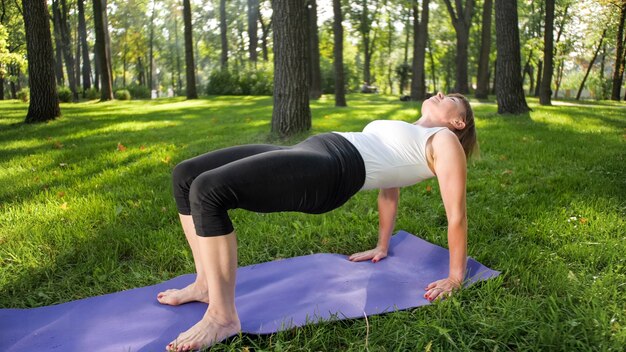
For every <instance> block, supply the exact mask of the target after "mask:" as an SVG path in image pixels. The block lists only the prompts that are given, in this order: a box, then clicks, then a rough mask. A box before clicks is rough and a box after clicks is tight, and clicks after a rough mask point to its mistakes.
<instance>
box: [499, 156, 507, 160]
mask: <svg viewBox="0 0 626 352" xmlns="http://www.w3.org/2000/svg"><path fill="white" fill-rule="evenodd" d="M507 159H508V157H507V156H506V155H500V160H507Z"/></svg>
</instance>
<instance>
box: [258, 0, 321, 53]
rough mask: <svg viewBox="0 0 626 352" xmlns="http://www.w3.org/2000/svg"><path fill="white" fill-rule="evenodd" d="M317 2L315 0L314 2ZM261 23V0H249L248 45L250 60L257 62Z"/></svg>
mask: <svg viewBox="0 0 626 352" xmlns="http://www.w3.org/2000/svg"><path fill="white" fill-rule="evenodd" d="M314 3H315V2H314ZM258 23H259V0H248V38H249V39H250V45H249V46H248V52H249V54H250V62H253V63H255V64H256V62H257V57H258V55H257V52H256V48H257V42H258V41H259V37H258V35H257V30H258V29H257V28H258V27H257V24H258Z"/></svg>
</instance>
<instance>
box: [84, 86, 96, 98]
mask: <svg viewBox="0 0 626 352" xmlns="http://www.w3.org/2000/svg"><path fill="white" fill-rule="evenodd" d="M83 97H84V98H85V99H89V100H94V99H98V98H100V92H98V90H97V89H96V88H93V87H92V88H89V89H85V93H83Z"/></svg>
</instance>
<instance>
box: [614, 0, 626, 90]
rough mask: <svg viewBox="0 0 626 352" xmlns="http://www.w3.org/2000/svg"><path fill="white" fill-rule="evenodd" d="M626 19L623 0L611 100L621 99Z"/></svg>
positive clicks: (625, 5)
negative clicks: (625, 24)
mask: <svg viewBox="0 0 626 352" xmlns="http://www.w3.org/2000/svg"><path fill="white" fill-rule="evenodd" d="M625 20H626V1H622V6H621V11H620V20H619V25H618V27H617V40H616V43H615V69H614V70H613V87H612V89H611V100H616V101H619V100H620V90H621V89H622V77H623V76H624V66H623V65H622V61H623V59H622V51H623V50H624V42H623V41H622V37H623V36H624V21H625Z"/></svg>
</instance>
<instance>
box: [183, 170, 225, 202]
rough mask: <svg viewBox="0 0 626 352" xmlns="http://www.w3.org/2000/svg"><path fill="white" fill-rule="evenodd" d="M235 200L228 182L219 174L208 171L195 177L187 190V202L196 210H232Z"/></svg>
mask: <svg viewBox="0 0 626 352" xmlns="http://www.w3.org/2000/svg"><path fill="white" fill-rule="evenodd" d="M234 198H236V196H235V194H234V192H232V190H231V187H229V185H228V180H227V178H226V177H224V175H221V174H220V173H219V172H213V171H208V172H205V173H203V174H201V175H200V176H198V177H196V178H195V179H194V180H193V182H192V183H191V187H190V188H189V202H190V203H191V207H192V208H195V209H196V210H202V211H205V212H206V211H209V209H232V208H234V207H235V204H234Z"/></svg>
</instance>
